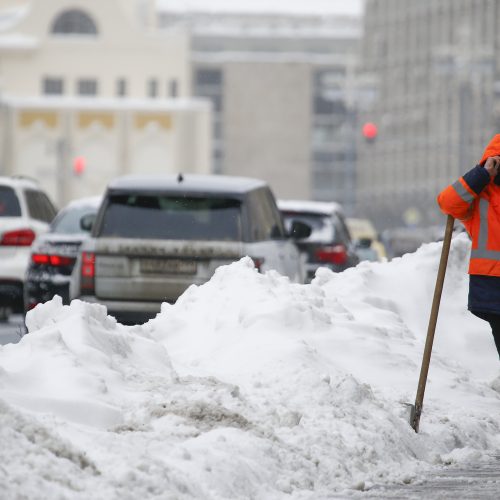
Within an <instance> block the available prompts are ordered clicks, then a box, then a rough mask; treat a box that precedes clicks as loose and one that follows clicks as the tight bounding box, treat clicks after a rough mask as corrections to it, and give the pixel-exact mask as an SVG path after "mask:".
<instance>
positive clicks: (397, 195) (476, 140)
mask: <svg viewBox="0 0 500 500" xmlns="http://www.w3.org/2000/svg"><path fill="white" fill-rule="evenodd" d="M364 19H365V21H364V26H365V27H364V37H363V45H362V55H361V57H362V59H361V63H360V64H361V66H362V68H363V69H364V70H365V71H367V72H368V73H369V74H371V75H375V76H376V80H377V82H378V90H377V99H376V100H375V101H374V104H373V106H372V108H371V109H370V112H369V113H368V114H366V116H365V117H366V118H368V117H369V119H370V120H373V121H374V122H375V123H377V125H378V137H377V139H376V140H375V141H373V142H372V143H368V142H366V141H361V142H360V144H359V148H358V152H359V162H358V171H357V179H358V189H357V191H358V193H357V211H358V213H359V214H364V215H370V216H371V217H372V218H373V219H374V220H375V221H376V223H377V226H378V227H379V228H380V229H383V228H388V227H391V226H405V225H406V226H410V227H411V226H417V227H418V226H428V225H430V224H435V223H442V221H443V219H442V217H443V216H442V215H441V214H440V212H439V210H438V208H437V206H436V201H435V200H436V196H437V194H438V192H439V191H440V190H441V189H443V188H444V187H445V186H446V185H447V184H449V183H450V182H451V181H453V180H455V179H457V178H458V177H459V176H460V175H462V174H463V173H465V172H466V171H467V170H469V169H470V168H472V167H473V166H474V165H475V164H476V163H477V162H478V160H479V159H480V158H481V156H482V153H483V150H484V147H485V145H486V144H487V142H488V141H489V140H490V138H491V137H492V135H493V134H494V133H495V132H498V131H499V125H500V124H499V117H500V115H499V111H500V108H499V97H500V86H499V83H500V78H499V73H498V72H499V66H498V62H499V57H500V51H499V50H498V47H499V43H500V32H499V30H498V26H499V21H500V2H499V1H498V0H467V1H461V0H419V1H418V2H415V1H412V0H367V1H366V5H365V17H364Z"/></svg>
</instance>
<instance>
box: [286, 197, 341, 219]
mask: <svg viewBox="0 0 500 500" xmlns="http://www.w3.org/2000/svg"><path fill="white" fill-rule="evenodd" d="M278 208H279V209H280V210H282V211H291V212H303V213H309V214H324V215H331V214H333V213H339V212H340V213H343V209H342V205H340V203H336V202H334V201H332V202H327V201H308V200H278Z"/></svg>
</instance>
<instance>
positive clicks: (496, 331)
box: [474, 312, 500, 357]
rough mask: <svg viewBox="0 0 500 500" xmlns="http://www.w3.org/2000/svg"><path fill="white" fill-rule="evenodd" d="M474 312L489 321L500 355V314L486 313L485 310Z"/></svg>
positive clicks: (499, 354)
mask: <svg viewBox="0 0 500 500" xmlns="http://www.w3.org/2000/svg"><path fill="white" fill-rule="evenodd" d="M474 314H475V315H476V316H477V317H479V318H481V319H484V320H485V321H487V322H488V323H489V324H490V326H491V333H492V334H493V338H494V339H495V345H496V346H497V351H498V356H499V357H500V314H493V313H484V312H474Z"/></svg>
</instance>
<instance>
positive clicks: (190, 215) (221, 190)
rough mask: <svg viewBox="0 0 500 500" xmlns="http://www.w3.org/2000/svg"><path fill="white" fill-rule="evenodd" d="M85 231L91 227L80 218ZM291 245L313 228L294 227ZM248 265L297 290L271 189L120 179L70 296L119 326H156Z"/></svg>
mask: <svg viewBox="0 0 500 500" xmlns="http://www.w3.org/2000/svg"><path fill="white" fill-rule="evenodd" d="M82 224H83V226H84V227H90V226H91V224H92V221H91V220H90V218H88V217H87V218H86V217H84V218H83V219H82ZM293 230H294V233H295V237H296V238H299V237H305V236H307V235H309V233H310V228H309V227H308V226H307V225H305V224H302V223H300V222H297V223H296V224H295V225H294V226H293ZM246 255H248V256H250V257H251V258H252V259H253V260H254V263H255V265H256V267H257V268H258V269H259V270H261V271H266V270H269V269H275V270H277V271H279V272H280V273H282V274H283V275H286V276H288V277H290V278H291V279H292V280H294V281H303V279H304V271H303V269H302V268H301V259H300V253H299V250H298V249H297V246H296V245H295V243H294V241H292V239H291V238H290V237H289V235H288V234H287V233H286V231H285V228H284V226H283V221H282V218H281V215H280V212H279V210H278V208H277V206H276V202H275V198H274V196H273V194H272V192H271V190H270V188H269V186H268V185H267V184H266V183H265V182H263V181H261V180H256V179H247V178H240V177H226V176H201V175H194V174H193V175H189V174H187V175H185V176H182V175H179V176H126V177H122V178H118V179H115V180H114V181H112V182H111V183H110V184H109V185H108V188H107V190H106V193H105V196H104V200H103V203H102V205H101V207H100V209H99V211H98V214H97V218H96V219H95V222H94V223H93V224H92V236H91V238H89V239H87V240H85V241H84V242H83V244H82V247H81V252H80V256H79V258H78V262H77V266H76V268H75V272H74V273H73V274H74V275H73V278H74V280H73V281H72V287H71V290H72V292H71V295H72V297H78V298H80V299H82V300H85V301H89V302H99V303H101V304H104V305H105V306H107V309H108V312H109V314H111V315H113V316H115V317H116V318H117V319H118V320H119V321H120V322H122V323H138V322H141V321H145V320H147V319H149V318H151V317H154V316H155V315H156V314H157V313H158V312H159V311H160V305H161V303H162V302H175V301H176V300H177V298H178V297H179V296H180V295H181V294H182V293H183V292H184V291H185V290H186V289H187V288H188V287H189V286H190V285H191V284H193V283H194V284H202V283H204V282H206V281H208V280H209V279H210V277H211V276H212V274H213V272H214V271H215V269H216V268H217V267H218V266H220V265H222V264H228V263H230V262H233V261H235V260H238V259H240V258H241V257H243V256H246Z"/></svg>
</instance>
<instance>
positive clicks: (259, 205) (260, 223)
mask: <svg viewBox="0 0 500 500" xmlns="http://www.w3.org/2000/svg"><path fill="white" fill-rule="evenodd" d="M249 206H250V210H251V215H250V217H251V240H252V241H266V240H273V239H284V238H285V237H286V236H285V228H284V226H283V221H282V218H281V214H280V212H279V210H278V208H277V207H276V202H275V201H274V198H273V195H272V194H271V192H270V190H269V189H268V188H263V189H259V190H257V191H254V192H253V193H252V194H251V195H250V200H249Z"/></svg>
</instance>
